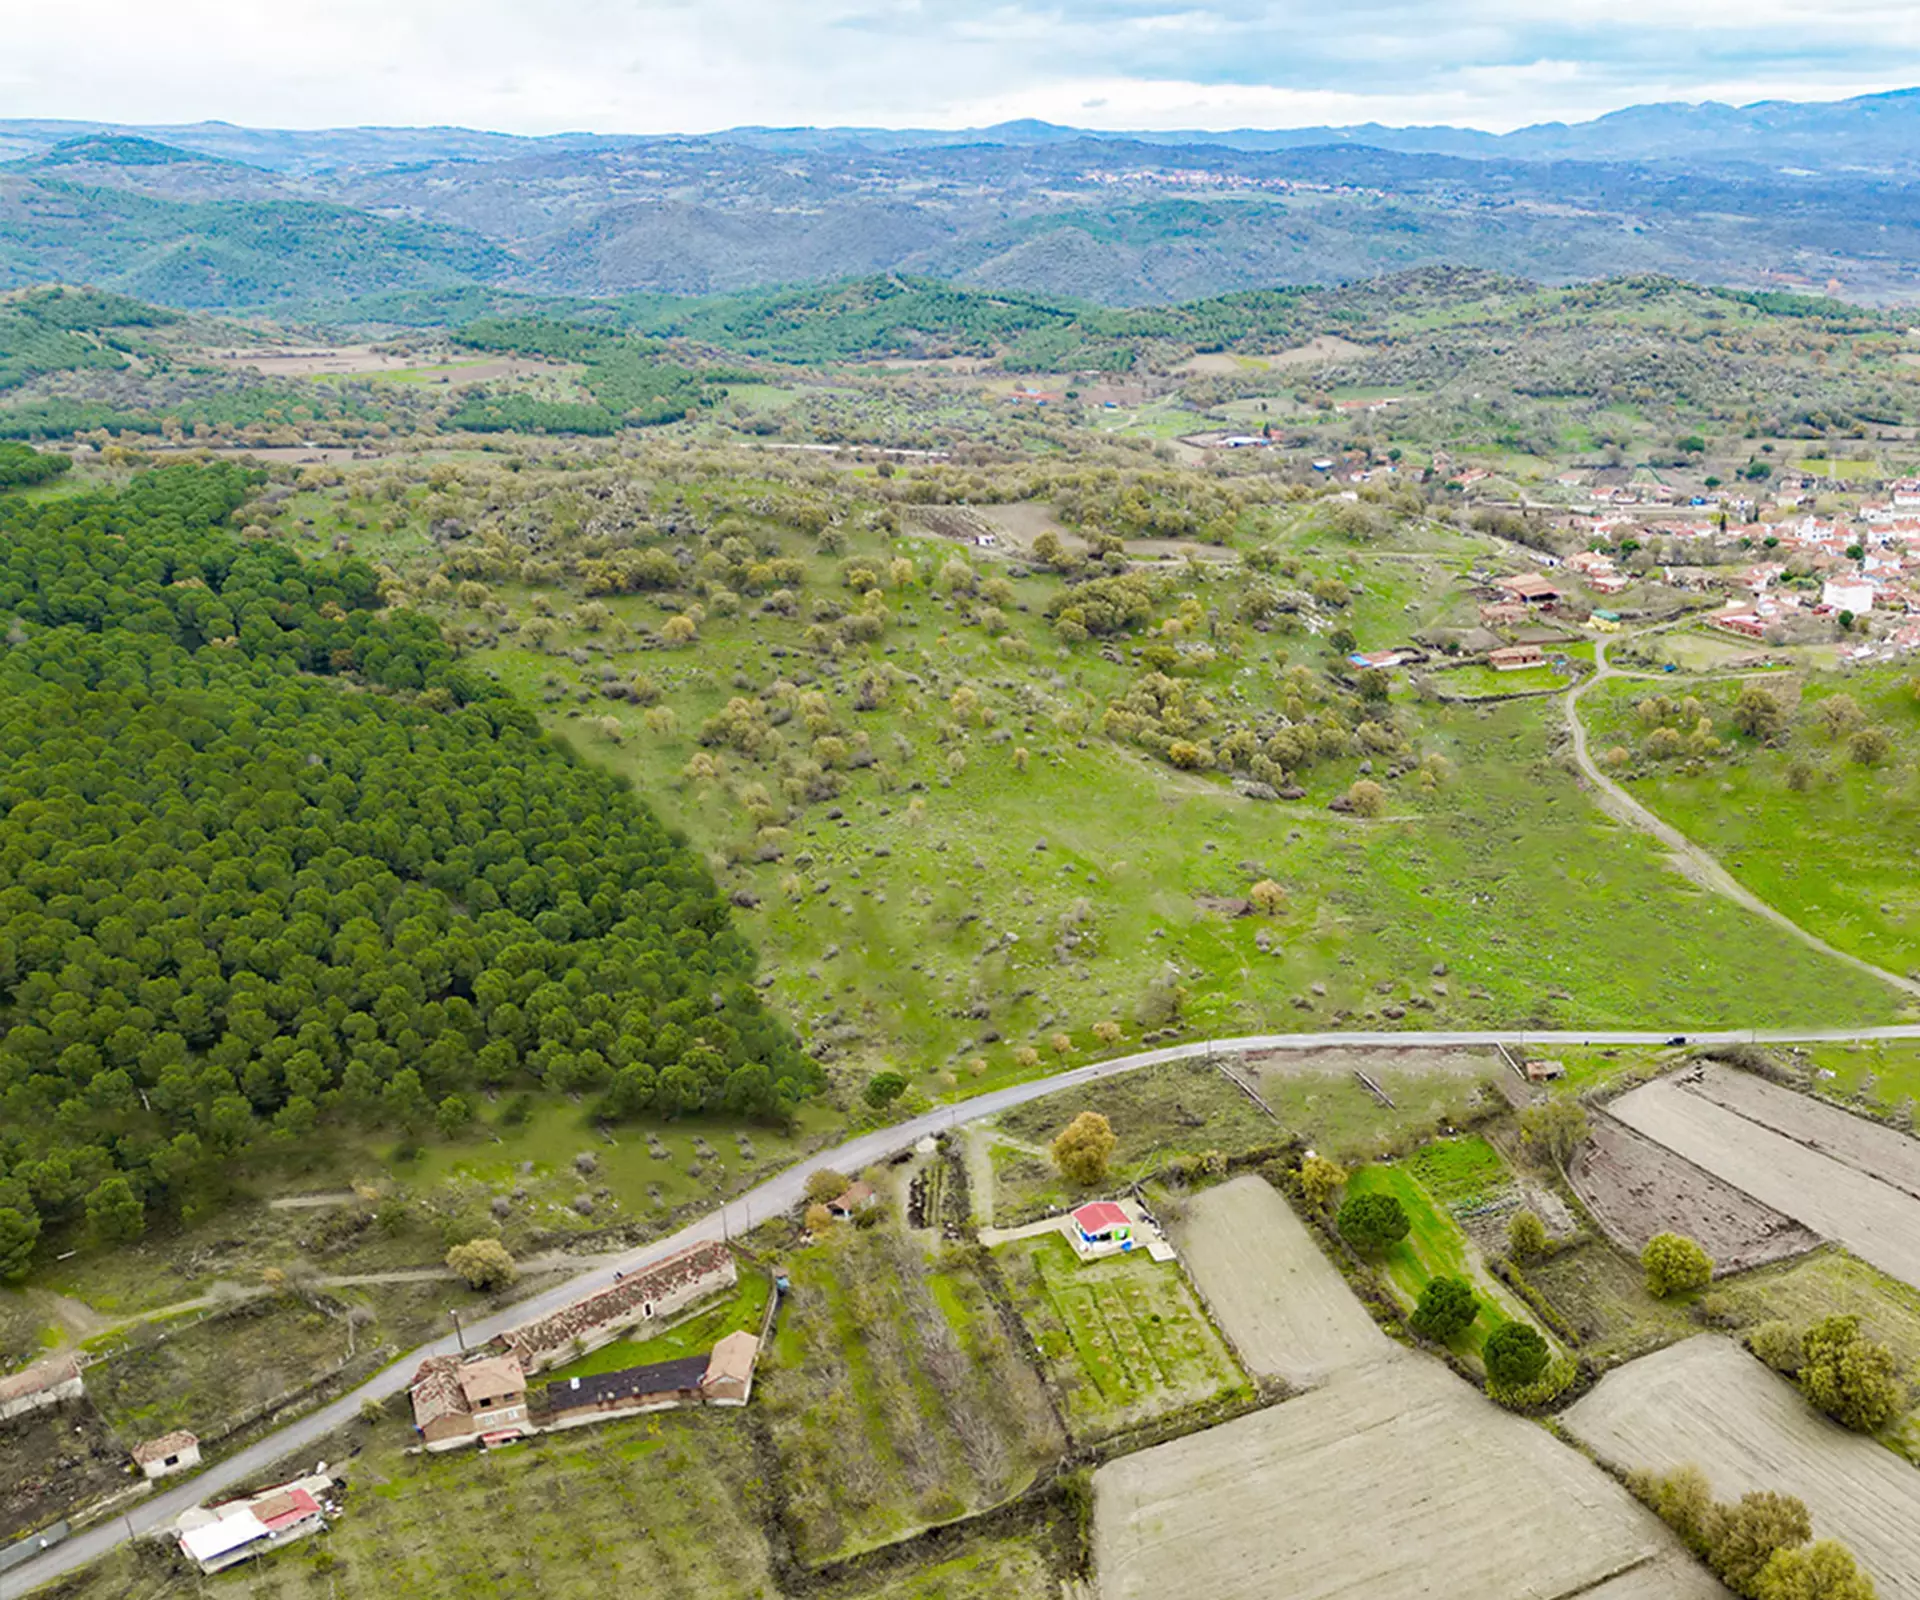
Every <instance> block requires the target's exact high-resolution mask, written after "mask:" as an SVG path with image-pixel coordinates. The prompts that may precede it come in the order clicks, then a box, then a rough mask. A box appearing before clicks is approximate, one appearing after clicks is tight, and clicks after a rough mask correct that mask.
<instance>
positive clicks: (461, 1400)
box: [409, 1356, 534, 1450]
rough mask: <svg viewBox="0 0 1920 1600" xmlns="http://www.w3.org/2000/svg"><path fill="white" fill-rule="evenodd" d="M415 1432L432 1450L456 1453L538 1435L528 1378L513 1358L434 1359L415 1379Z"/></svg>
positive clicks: (430, 1359)
mask: <svg viewBox="0 0 1920 1600" xmlns="http://www.w3.org/2000/svg"><path fill="white" fill-rule="evenodd" d="M409 1392H410V1394H411V1396H412V1399H413V1428H414V1432H416V1433H417V1434H419V1435H420V1438H421V1441H422V1442H423V1443H424V1444H425V1445H426V1447H427V1448H428V1449H429V1450H457V1449H458V1448H459V1447H460V1446H461V1445H463V1444H472V1443H473V1442H474V1441H475V1440H480V1441H482V1442H484V1443H487V1444H494V1443H501V1442H504V1441H506V1440H508V1439H518V1438H521V1437H523V1436H524V1435H526V1434H529V1433H531V1432H533V1431H534V1430H533V1426H532V1424H531V1423H530V1422H529V1421H528V1417H527V1378H526V1374H525V1373H524V1372H522V1371H521V1370H520V1363H519V1362H518V1361H516V1360H515V1359H514V1358H513V1357H512V1356H482V1357H481V1358H480V1359H479V1360H477V1361H462V1360H461V1359H460V1358H459V1357H458V1356H429V1357H428V1358H427V1359H426V1360H425V1361H423V1362H421V1363H420V1368H419V1370H418V1371H417V1372H415V1373H414V1375H413V1384H412V1386H411V1389H410V1391H409Z"/></svg>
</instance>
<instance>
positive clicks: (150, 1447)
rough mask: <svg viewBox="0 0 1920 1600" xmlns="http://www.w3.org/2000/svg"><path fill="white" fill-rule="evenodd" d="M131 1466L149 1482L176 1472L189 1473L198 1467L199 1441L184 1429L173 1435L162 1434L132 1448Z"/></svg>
mask: <svg viewBox="0 0 1920 1600" xmlns="http://www.w3.org/2000/svg"><path fill="white" fill-rule="evenodd" d="M133 1464H134V1465H135V1466H136V1467H138V1468H139V1469H140V1470H141V1471H142V1472H144V1473H145V1474H146V1475H147V1477H148V1479H149V1480H151V1479H154V1478H166V1477H171V1476H172V1475H173V1474H174V1473H176V1472H190V1471H192V1470H193V1468H195V1467H197V1466H199V1465H200V1441H199V1440H198V1439H196V1438H195V1437H194V1436H193V1435H192V1434H190V1433H188V1432H187V1431H186V1430H185V1429H184V1428H183V1429H180V1430H178V1431H177V1432H174V1433H163V1434H161V1435H160V1437H159V1438H157V1439H149V1440H147V1442H146V1443H145V1444H137V1445H135V1446H134V1447H133Z"/></svg>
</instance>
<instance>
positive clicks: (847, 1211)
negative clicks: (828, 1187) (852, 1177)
mask: <svg viewBox="0 0 1920 1600" xmlns="http://www.w3.org/2000/svg"><path fill="white" fill-rule="evenodd" d="M875 1198H876V1197H875V1195H874V1192H873V1185H872V1184H870V1183H868V1182H867V1181H866V1180H865V1179H864V1178H863V1179H860V1180H858V1181H856V1182H854V1183H850V1184H848V1185H847V1190H846V1193H845V1194H841V1195H836V1196H835V1197H834V1198H833V1199H831V1200H829V1201H828V1202H827V1210H828V1211H830V1212H832V1213H833V1215H834V1216H836V1217H839V1218H840V1219H841V1220H842V1221H844V1220H845V1219H846V1218H848V1217H851V1216H853V1215H855V1214H856V1213H858V1212H861V1211H865V1210H866V1209H867V1208H868V1207H869V1206H871V1205H872V1204H873V1203H874V1200H875Z"/></svg>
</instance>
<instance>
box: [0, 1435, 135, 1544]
mask: <svg viewBox="0 0 1920 1600" xmlns="http://www.w3.org/2000/svg"><path fill="white" fill-rule="evenodd" d="M126 1487H127V1447H126V1445H125V1444H123V1443H122V1442H121V1441H120V1440H119V1439H117V1438H115V1437H114V1433H113V1430H112V1429H111V1428H109V1427H108V1426H107V1425H106V1423H105V1422H103V1421H102V1420H101V1417H100V1413H99V1412H98V1411H96V1410H94V1408H93V1404H92V1402H91V1401H88V1400H78V1401H74V1402H72V1403H70V1404H67V1405H63V1406H61V1407H59V1408H58V1409H57V1410H53V1411H38V1412H30V1413H28V1414H27V1415H26V1416H24V1417H15V1418H14V1419H12V1420H11V1421H9V1422H5V1423H0V1544H7V1543H9V1542H11V1541H12V1540H14V1539H16V1538H18V1537H19V1536H20V1535H22V1534H26V1533H31V1532H33V1531H34V1530H35V1529H37V1528H44V1527H46V1526H47V1524H48V1523H50V1522H58V1521H59V1520H60V1518H62V1517H64V1516H66V1515H67V1514H68V1513H69V1512H72V1511H77V1510H79V1509H80V1508H81V1507H82V1506H87V1505H91V1504H93V1502H94V1501H96V1500H98V1499H100V1498H102V1497H103V1496H105V1495H109V1494H112V1493H113V1492H114V1491H115V1490H116V1489H124V1488H126Z"/></svg>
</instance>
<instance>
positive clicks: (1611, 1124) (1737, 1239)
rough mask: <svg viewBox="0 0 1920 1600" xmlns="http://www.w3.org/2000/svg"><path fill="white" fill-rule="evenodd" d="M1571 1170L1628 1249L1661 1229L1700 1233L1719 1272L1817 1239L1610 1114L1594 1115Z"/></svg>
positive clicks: (1799, 1249) (1633, 1250) (1579, 1189)
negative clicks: (1588, 1134)
mask: <svg viewBox="0 0 1920 1600" xmlns="http://www.w3.org/2000/svg"><path fill="white" fill-rule="evenodd" d="M1567 1176H1568V1177H1569V1178H1571V1179H1572V1180H1573V1187H1574V1192H1575V1193H1577V1194H1578V1195H1579V1196H1580V1198H1581V1199H1582V1200H1583V1201H1585V1202H1586V1205H1587V1209H1588V1210H1590V1211H1591V1212H1592V1213H1593V1214H1594V1216H1595V1217H1597V1218H1598V1219H1599V1221H1600V1224H1601V1226H1602V1227H1604V1228H1605V1229H1606V1230H1607V1234H1608V1237H1610V1238H1611V1239H1612V1240H1613V1242H1614V1243H1615V1244H1617V1245H1619V1246H1620V1248H1621V1249H1623V1250H1625V1251H1627V1252H1628V1253H1629V1254H1630V1255H1635V1256H1637V1255H1639V1253H1640V1252H1641V1250H1642V1249H1643V1248H1644V1247H1645V1246H1646V1243H1647V1241H1648V1240H1649V1239H1651V1238H1652V1237H1653V1236H1654V1235H1655V1234H1656V1233H1663V1232H1667V1231H1675V1232H1681V1233H1686V1234H1688V1235H1690V1236H1691V1237H1693V1238H1695V1239H1697V1240H1699V1241H1700V1244H1701V1245H1702V1246H1703V1247H1704V1248H1705V1250H1706V1252H1707V1254H1708V1255H1710V1256H1712V1257H1713V1261H1714V1269H1715V1271H1716V1272H1719V1273H1727V1272H1744V1271H1745V1270H1746V1269H1747V1268H1748V1267H1757V1266H1761V1265H1763V1264H1764V1263H1766V1262H1769V1261H1780V1260H1783V1259H1784V1258H1785V1257H1787V1256H1795V1255H1800V1254H1801V1253H1803V1252H1804V1251H1808V1250H1811V1249H1813V1248H1814V1246H1815V1245H1817V1244H1819V1243H1820V1236H1819V1235H1818V1234H1816V1233H1814V1232H1813V1231H1812V1230H1811V1229H1809V1228H1805V1227H1803V1226H1801V1224H1799V1223H1797V1222H1795V1221H1794V1220H1793V1218H1791V1217H1788V1216H1783V1215H1782V1214H1781V1213H1780V1212H1778V1211H1775V1210H1774V1209H1773V1207H1772V1206H1769V1205H1763V1204H1761V1203H1760V1202H1759V1201H1758V1200H1756V1199H1754V1198H1753V1197H1752V1196H1751V1195H1749V1194H1746V1193H1745V1192H1743V1191H1742V1190H1739V1189H1736V1188H1735V1187H1734V1186H1733V1185H1732V1184H1730V1183H1726V1182H1723V1181H1722V1180H1721V1179H1719V1178H1716V1177H1715V1176H1714V1175H1713V1174H1712V1173H1710V1172H1705V1171H1702V1170H1701V1169H1700V1168H1699V1167H1696V1166H1695V1165H1694V1164H1693V1163H1692V1162H1691V1161H1688V1160H1686V1159H1685V1158H1684V1157H1681V1156H1677V1155H1675V1154H1674V1153H1673V1152H1672V1151H1671V1150H1669V1149H1667V1148H1666V1147H1665V1146H1663V1145H1658V1144H1655V1143H1654V1142H1653V1141H1652V1140H1651V1139H1648V1138H1646V1137H1644V1136H1643V1135H1641V1134H1638V1133H1635V1132H1634V1131H1633V1130H1632V1129H1631V1128H1629V1127H1627V1126H1626V1125H1625V1124H1623V1123H1620V1122H1616V1121H1615V1120H1614V1119H1613V1118H1612V1117H1609V1116H1598V1117H1595V1118H1594V1119H1593V1137H1592V1139H1591V1140H1590V1141H1589V1142H1588V1143H1587V1144H1586V1146H1585V1147H1584V1148H1583V1149H1582V1150H1581V1151H1580V1153H1579V1154H1578V1155H1577V1156H1576V1157H1575V1158H1574V1160H1573V1165H1572V1166H1571V1167H1570V1168H1569V1169H1568V1173H1567Z"/></svg>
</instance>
